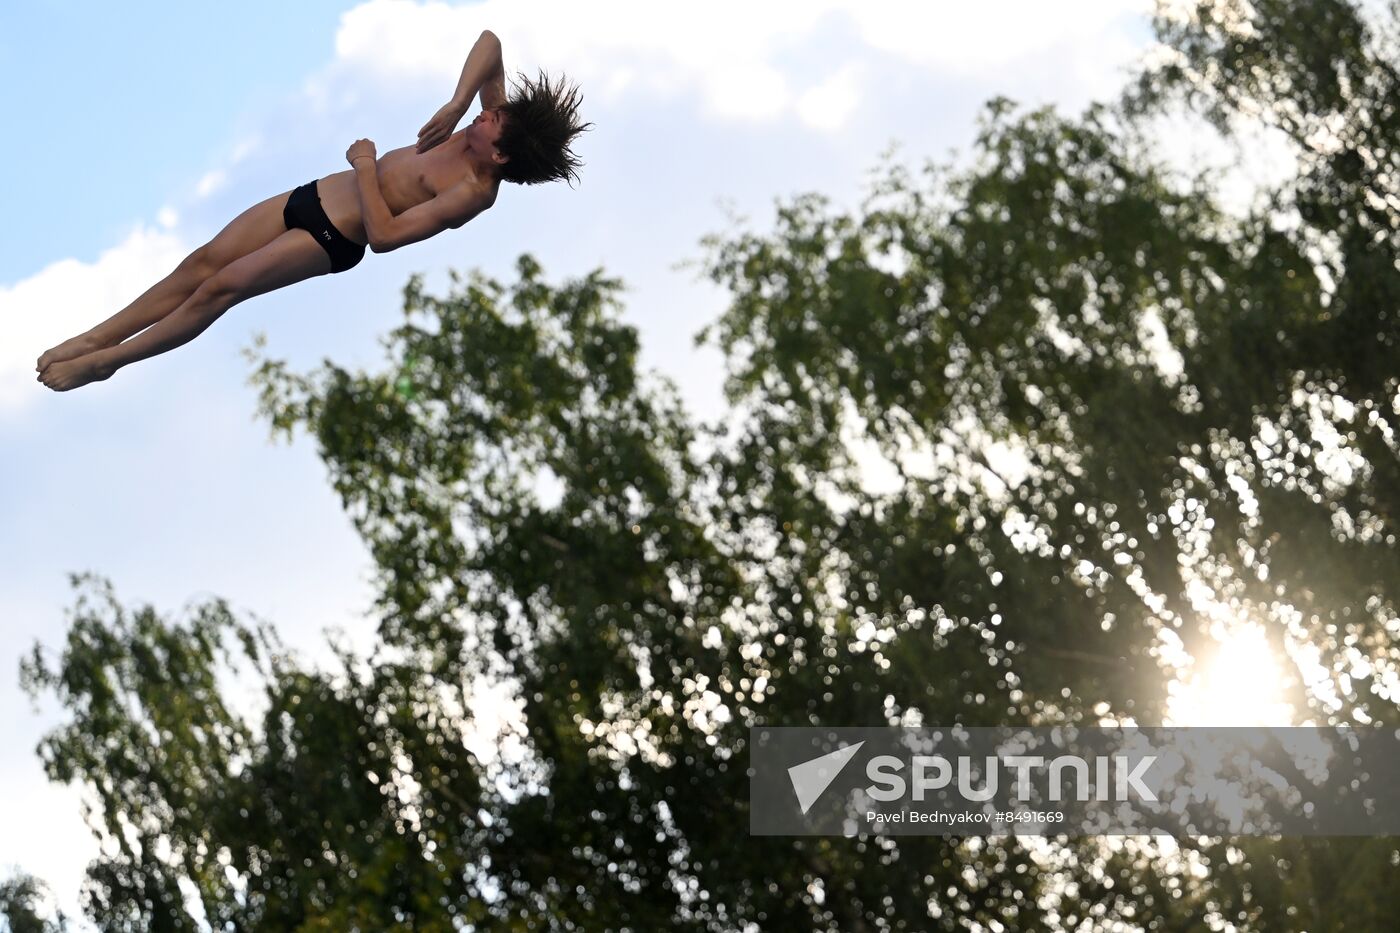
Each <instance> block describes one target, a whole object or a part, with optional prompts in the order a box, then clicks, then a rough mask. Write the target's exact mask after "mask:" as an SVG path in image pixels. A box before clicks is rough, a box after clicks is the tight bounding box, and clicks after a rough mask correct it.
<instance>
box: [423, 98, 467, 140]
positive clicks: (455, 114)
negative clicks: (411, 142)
mask: <svg viewBox="0 0 1400 933" xmlns="http://www.w3.org/2000/svg"><path fill="white" fill-rule="evenodd" d="M466 112H467V108H466V107H463V106H461V105H459V104H458V103H457V102H456V101H448V102H447V103H445V104H443V105H442V109H441V110H439V111H438V112H437V113H435V114H433V118H432V119H431V120H429V121H428V122H427V123H425V124H423V128H422V129H421V130H419V131H418V149H417V151H418V152H427V151H428V150H429V149H431V148H433V147H434V146H436V145H437V144H438V143H440V142H442V141H443V140H445V139H446V138H447V137H449V136H451V135H452V131H453V130H455V129H456V128H457V123H458V121H459V120H461V119H462V117H463V116H464V115H465V114H466Z"/></svg>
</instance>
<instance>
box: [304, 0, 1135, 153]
mask: <svg viewBox="0 0 1400 933" xmlns="http://www.w3.org/2000/svg"><path fill="white" fill-rule="evenodd" d="M1148 5H1149V3H1148V0H1082V2H1081V3H1079V4H1077V5H1076V6H1075V7H1074V10H1073V15H1069V14H1067V13H1066V10H1065V8H1064V7H1063V6H1060V5H1056V4H1045V3H1038V2H1030V0H999V2H983V3H979V4H959V5H944V4H922V5H921V4H911V3H908V2H906V0H807V2H801V0H765V2H762V3H753V2H743V3H739V2H734V0H726V2H717V3H709V4H704V5H697V6H691V7H686V8H682V7H679V6H674V5H669V4H658V3H651V2H637V0H627V2H617V3H610V4H608V5H606V6H593V5H584V4H576V3H558V4H554V3H548V4H546V3H532V4H520V3H507V2H504V0H486V2H484V3H478V4H472V5H470V6H462V7H449V6H447V5H445V4H443V3H436V2H433V3H422V4H419V3H414V2H411V0H371V2H368V3H364V4H361V5H360V6H358V7H356V8H354V9H353V10H350V11H349V12H347V13H345V14H344V15H343V16H342V17H341V22H340V29H339V31H338V32H337V34H336V40H335V50H336V59H337V60H336V62H335V63H334V65H333V66H332V69H331V71H330V72H329V73H327V74H325V75H322V76H318V78H316V79H313V81H311V82H309V85H308V93H309V94H310V95H311V96H312V98H313V100H314V101H315V102H316V104H317V105H318V107H323V106H324V105H325V103H326V101H327V98H328V97H329V94H330V89H331V88H332V87H339V86H341V84H342V82H344V81H345V80H346V78H347V77H348V76H350V75H371V76H373V77H374V79H376V80H382V79H386V78H387V79H390V80H393V79H399V80H403V81H406V82H411V83H413V84H414V85H415V86H417V85H420V84H421V82H422V81H423V80H424V79H429V80H432V81H440V82H441V85H442V87H443V90H444V95H446V94H450V93H451V91H452V89H453V88H455V87H456V83H457V78H458V76H459V75H460V73H461V69H462V65H463V63H464V62H465V59H466V56H467V53H468V51H469V50H470V49H471V46H472V43H473V42H475V41H476V37H477V36H478V35H479V34H480V33H481V30H482V29H490V30H491V31H492V32H494V33H496V34H497V35H498V36H500V38H501V41H502V45H503V46H504V49H505V56H506V67H507V69H508V70H510V71H511V72H514V70H516V69H517V68H523V70H525V71H526V72H527V73H529V74H533V73H534V70H535V67H536V66H537V65H539V66H543V67H545V68H547V69H548V70H549V71H551V72H558V71H564V72H566V73H567V74H568V75H569V76H570V78H571V79H572V80H575V81H577V82H578V83H579V84H580V86H582V87H583V88H585V93H586V94H599V95H601V96H602V98H603V99H604V101H605V102H607V103H613V102H616V101H617V100H618V99H620V98H621V97H623V96H624V95H628V94H653V95H660V96H662V97H666V98H669V97H674V96H677V95H681V94H687V93H695V94H698V96H699V97H700V101H701V108H702V111H703V112H704V113H705V114H707V115H709V116H712V117H715V118H718V119H727V120H739V121H749V122H752V121H771V120H777V119H781V118H783V117H785V116H790V115H795V116H796V117H798V118H799V119H801V120H802V121H803V122H804V123H806V125H808V126H809V127H812V128H814V129H818V130H822V131H828V132H830V131H835V130H837V129H839V128H840V127H841V126H842V125H844V117H843V118H841V119H838V118H837V117H836V116H834V113H835V112H842V111H843V112H844V113H845V114H846V115H849V113H850V112H851V111H852V110H853V109H854V104H853V103H851V104H845V103H844V102H845V101H846V100H848V99H849V98H851V97H853V96H854V94H855V92H854V89H852V88H851V87H850V83H851V82H852V80H853V72H852V71H851V69H852V68H853V67H854V65H855V61H854V59H855V57H856V56H862V57H863V58H864V59H865V61H866V62H867V63H868V64H870V65H877V64H883V65H890V64H893V65H895V66H899V65H914V66H917V67H918V68H921V69H927V70H928V71H930V72H932V73H943V74H949V75H968V74H977V75H985V74H986V71H987V69H993V68H1001V67H1005V66H1007V65H1009V64H1011V63H1013V62H1015V61H1017V60H1018V59H1020V58H1024V57H1025V56H1028V55H1032V54H1035V53H1036V52H1038V51H1043V50H1050V49H1054V48H1057V47H1059V48H1061V49H1062V50H1063V52H1064V53H1065V55H1066V56H1067V57H1068V61H1067V62H1066V64H1067V65H1068V66H1069V67H1070V68H1073V69H1075V70H1076V75H1075V77H1082V75H1081V74H1080V73H1079V72H1082V71H1083V69H1084V68H1085V67H1086V63H1087V66H1088V67H1090V68H1092V67H1093V66H1094V65H1095V64H1097V65H1099V66H1100V67H1101V66H1102V64H1103V62H1104V59H1105V56H1104V55H1102V54H1099V53H1096V52H1095V51H1094V50H1095V49H1096V48H1098V47H1099V45H1100V44H1101V43H1102V42H1103V41H1104V40H1105V37H1106V36H1107V35H1108V33H1110V32H1111V31H1112V30H1113V29H1117V28H1119V27H1118V26H1117V25H1115V21H1116V20H1119V19H1121V18H1123V17H1130V16H1138V17H1141V16H1142V14H1143V13H1144V12H1145V11H1146V9H1147V7H1148ZM851 25H854V26H855V33H856V34H857V35H858V36H859V41H849V42H847V44H846V45H845V46H843V47H842V49H841V55H840V59H841V60H842V61H843V62H844V64H842V65H841V66H840V67H839V68H838V67H826V68H822V67H821V66H817V68H816V69H813V68H812V67H810V66H809V67H808V68H807V69H806V71H807V72H813V73H802V71H801V70H800V69H797V68H795V67H794V66H791V65H786V64H784V62H785V61H786V60H787V56H788V53H791V52H794V51H802V50H804V49H805V50H807V51H809V52H820V51H830V50H829V49H828V50H823V49H813V48H811V46H812V45H813V43H814V41H815V38H816V36H817V33H818V29H819V27H823V26H829V27H830V28H828V29H826V30H825V32H824V33H823V35H826V36H829V35H831V34H833V32H834V31H835V30H837V29H841V28H842V27H849V26H851ZM1115 47H1116V49H1117V50H1118V51H1121V49H1122V48H1123V43H1122V41H1121V39H1118V40H1117V41H1116V42H1115ZM891 58H892V59H894V61H892V62H891V61H890V59H891ZM831 60H832V61H835V60H836V59H835V57H832V59H831ZM526 63H528V65H527V64H526ZM794 85H798V86H808V87H811V88H812V90H809V91H807V92H805V93H802V94H798V93H795V92H794V90H793V86H794ZM814 94H815V96H813V95H814ZM822 97H827V98H829V99H830V101H831V103H832V104H839V105H840V106H838V107H836V108H835V110H833V111H828V112H824V113H821V114H820V115H818V116H815V117H814V116H813V114H814V113H817V112H818V111H820V110H821V109H822V106H823V105H822V104H821V103H819V101H820V99H821V98H822ZM342 99H343V98H342Z"/></svg>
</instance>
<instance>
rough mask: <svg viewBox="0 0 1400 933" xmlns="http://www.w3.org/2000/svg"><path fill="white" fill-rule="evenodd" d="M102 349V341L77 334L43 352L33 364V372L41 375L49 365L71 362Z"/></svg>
mask: <svg viewBox="0 0 1400 933" xmlns="http://www.w3.org/2000/svg"><path fill="white" fill-rule="evenodd" d="M101 349H102V341H100V340H98V339H97V338H96V337H90V336H88V335H87V334H79V335H78V336H76V337H70V338H68V339H67V340H65V341H63V342H62V343H60V344H59V345H58V346H56V347H53V348H51V349H49V350H45V351H44V354H43V356H41V357H39V362H38V363H37V364H35V366H34V371H35V372H36V373H41V372H43V371H44V370H45V369H48V367H49V364H50V363H57V362H59V361H60V360H71V359H75V358H77V357H80V356H86V355H87V354H89V353H92V352H93V351H95V350H101Z"/></svg>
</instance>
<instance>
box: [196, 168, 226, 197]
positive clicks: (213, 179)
mask: <svg viewBox="0 0 1400 933" xmlns="http://www.w3.org/2000/svg"><path fill="white" fill-rule="evenodd" d="M226 184H228V173H227V172H225V171H224V170H223V169H221V168H216V169H214V170H213V171H210V172H205V173H204V177H203V178H201V179H200V180H199V183H198V184H197V185H195V186H194V193H195V195H196V196H197V197H201V198H207V197H209V195H211V194H213V193H214V192H215V191H218V190H219V189H220V188H222V187H224V185H226Z"/></svg>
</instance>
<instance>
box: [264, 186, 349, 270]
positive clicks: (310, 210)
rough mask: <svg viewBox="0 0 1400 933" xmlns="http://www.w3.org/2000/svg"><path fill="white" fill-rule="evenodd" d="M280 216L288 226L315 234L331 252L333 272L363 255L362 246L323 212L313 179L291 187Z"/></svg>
mask: <svg viewBox="0 0 1400 933" xmlns="http://www.w3.org/2000/svg"><path fill="white" fill-rule="evenodd" d="M282 220H283V222H284V223H286V225H287V229H288V230H294V229H296V228H298V227H299V228H301V229H302V230H305V231H307V232H308V233H310V234H311V235H312V236H314V237H315V238H316V242H317V243H320V244H321V248H322V249H324V250H325V251H326V252H327V253H329V254H330V257H331V274H332V275H334V274H335V273H337V272H344V271H345V270H346V269H352V268H354V267H355V265H356V264H358V263H359V261H360V260H361V259H363V258H364V257H365V248H364V247H363V246H361V245H360V244H359V243H356V242H355V241H354V240H352V239H350V238H349V237H347V236H345V234H343V233H341V232H340V231H339V230H337V229H336V228H335V225H334V224H332V223H331V220H330V218H329V217H327V216H326V212H325V209H324V208H322V207H321V196H320V195H319V194H317V193H316V182H314V181H309V182H307V183H306V184H304V185H302V186H301V187H300V188H297V189H295V190H293V191H292V194H291V196H290V197H288V198H287V206H286V207H284V208H282Z"/></svg>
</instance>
